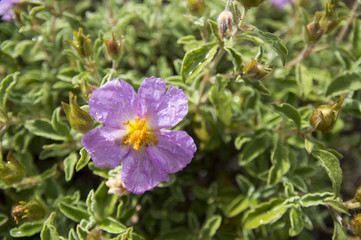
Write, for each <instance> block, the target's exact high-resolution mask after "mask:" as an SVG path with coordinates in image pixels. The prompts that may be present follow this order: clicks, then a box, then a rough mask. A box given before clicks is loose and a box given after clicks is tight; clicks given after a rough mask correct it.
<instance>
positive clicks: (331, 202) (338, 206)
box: [324, 199, 350, 215]
mask: <svg viewBox="0 0 361 240" xmlns="http://www.w3.org/2000/svg"><path fill="white" fill-rule="evenodd" d="M324 202H325V204H327V205H328V206H330V207H332V208H333V209H335V210H336V211H338V212H340V213H344V214H347V215H350V213H349V212H348V209H347V208H346V207H345V205H343V203H342V200H341V199H326V200H324Z"/></svg>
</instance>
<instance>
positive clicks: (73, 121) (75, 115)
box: [61, 92, 94, 133]
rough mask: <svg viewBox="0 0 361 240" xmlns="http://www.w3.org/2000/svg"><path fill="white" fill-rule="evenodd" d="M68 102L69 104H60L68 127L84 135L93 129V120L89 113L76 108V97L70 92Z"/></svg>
mask: <svg viewBox="0 0 361 240" xmlns="http://www.w3.org/2000/svg"><path fill="white" fill-rule="evenodd" d="M69 102H70V104H67V103H64V102H62V103H61V104H62V106H63V109H64V112H65V115H66V118H67V119H68V122H69V124H70V126H71V127H72V128H73V129H75V130H77V131H79V132H82V133H86V132H88V131H89V130H91V129H93V126H94V119H93V118H92V117H91V116H90V114H89V113H87V112H86V111H84V110H83V109H81V108H80V107H79V106H78V103H77V97H76V96H74V95H73V93H72V92H69Z"/></svg>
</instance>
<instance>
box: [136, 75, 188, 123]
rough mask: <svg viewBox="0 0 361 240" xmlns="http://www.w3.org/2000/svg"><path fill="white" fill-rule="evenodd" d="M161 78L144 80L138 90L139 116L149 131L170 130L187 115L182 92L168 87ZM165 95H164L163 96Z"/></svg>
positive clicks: (186, 106) (186, 101)
mask: <svg viewBox="0 0 361 240" xmlns="http://www.w3.org/2000/svg"><path fill="white" fill-rule="evenodd" d="M165 89H166V83H165V82H164V80H163V79H161V78H155V77H151V78H146V79H145V80H144V81H143V83H142V85H141V86H140V87H139V89H138V99H139V104H140V106H139V109H140V115H141V117H143V118H146V119H147V120H148V123H149V126H150V128H151V129H158V128H170V127H174V126H175V125H177V123H179V122H180V121H181V120H182V119H183V118H184V117H185V116H186V115H187V113H188V99H187V97H186V96H185V94H184V92H183V90H181V89H178V88H176V87H173V86H169V88H168V91H167V92H166V93H165ZM164 93H165V94H164Z"/></svg>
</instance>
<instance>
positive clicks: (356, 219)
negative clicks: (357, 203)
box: [351, 213, 361, 236]
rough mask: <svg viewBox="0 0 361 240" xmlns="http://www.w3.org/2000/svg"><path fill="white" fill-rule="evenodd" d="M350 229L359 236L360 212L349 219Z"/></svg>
mask: <svg viewBox="0 0 361 240" xmlns="http://www.w3.org/2000/svg"><path fill="white" fill-rule="evenodd" d="M351 230H352V232H353V233H354V234H355V235H356V236H361V213H359V214H357V215H356V216H355V217H354V218H353V219H352V220H351Z"/></svg>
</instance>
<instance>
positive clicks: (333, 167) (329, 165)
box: [312, 150, 342, 196]
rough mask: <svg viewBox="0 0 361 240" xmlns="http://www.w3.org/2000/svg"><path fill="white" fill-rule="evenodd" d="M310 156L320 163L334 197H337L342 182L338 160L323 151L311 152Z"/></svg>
mask: <svg viewBox="0 0 361 240" xmlns="http://www.w3.org/2000/svg"><path fill="white" fill-rule="evenodd" d="M312 155H313V156H314V157H315V158H317V159H318V160H320V161H321V163H322V166H323V167H324V168H325V169H326V172H327V174H328V176H329V178H330V179H331V182H332V188H333V190H334V192H335V194H336V196H338V194H339V193H340V188H341V182H342V170H341V167H340V162H339V160H338V159H337V157H335V155H333V154H332V153H330V152H328V151H325V150H316V151H313V153H312Z"/></svg>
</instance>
